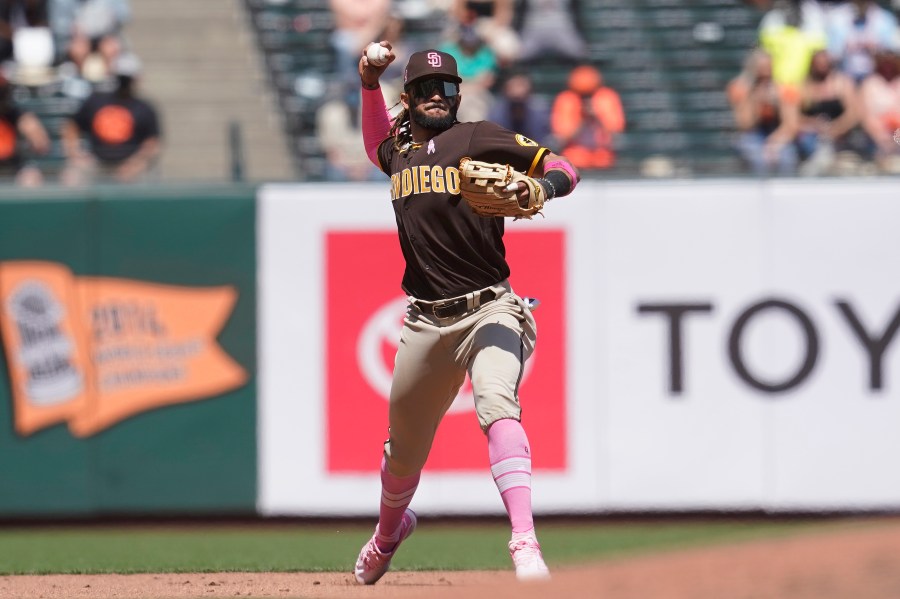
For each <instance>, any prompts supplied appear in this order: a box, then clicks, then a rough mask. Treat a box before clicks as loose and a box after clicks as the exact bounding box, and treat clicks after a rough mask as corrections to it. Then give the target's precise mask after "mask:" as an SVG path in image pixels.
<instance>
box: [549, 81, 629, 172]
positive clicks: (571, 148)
mask: <svg viewBox="0 0 900 599" xmlns="http://www.w3.org/2000/svg"><path fill="white" fill-rule="evenodd" d="M550 126H551V130H552V133H553V135H554V136H555V137H556V139H557V141H558V144H559V146H560V147H559V149H560V151H561V152H562V153H563V154H565V155H566V157H567V158H568V159H569V160H570V161H571V162H572V164H574V165H575V166H576V167H579V168H598V169H602V168H610V167H612V166H613V165H614V164H615V161H616V156H615V150H614V141H615V138H616V136H617V135H618V134H619V133H622V131H624V130H625V112H624V111H623V110H622V101H621V99H620V98H619V94H618V92H616V91H615V90H614V89H612V88H610V87H607V86H605V85H604V84H603V75H602V74H601V73H600V71H599V70H597V69H596V68H594V67H592V66H590V65H581V66H578V67H576V68H575V69H573V70H572V72H571V73H570V75H569V82H568V88H567V89H565V90H563V91H561V92H560V93H559V94H558V95H557V96H556V98H555V100H554V101H553V108H552V110H551V115H550Z"/></svg>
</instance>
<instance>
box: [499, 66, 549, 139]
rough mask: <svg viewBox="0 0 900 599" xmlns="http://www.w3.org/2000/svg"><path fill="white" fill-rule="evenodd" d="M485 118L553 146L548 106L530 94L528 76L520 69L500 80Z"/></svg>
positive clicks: (530, 88)
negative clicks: (497, 91)
mask: <svg viewBox="0 0 900 599" xmlns="http://www.w3.org/2000/svg"><path fill="white" fill-rule="evenodd" d="M487 120H489V121H493V122H495V123H497V124H498V125H500V126H501V127H505V128H507V129H509V130H510V131H515V132H516V133H521V134H522V135H524V136H525V137H528V138H530V139H532V140H534V141H536V142H538V144H540V145H553V143H552V142H551V140H550V106H549V105H548V103H547V102H545V101H544V99H543V98H541V97H540V96H536V95H534V93H533V86H532V82H531V78H530V77H529V76H528V75H527V74H526V73H524V72H513V73H511V74H510V75H509V76H508V77H507V78H506V80H505V81H504V82H503V87H502V88H501V93H500V95H499V96H498V97H497V98H496V99H495V100H494V103H493V104H492V105H491V109H490V111H489V112H488V117H487Z"/></svg>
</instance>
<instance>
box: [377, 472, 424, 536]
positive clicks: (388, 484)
mask: <svg viewBox="0 0 900 599" xmlns="http://www.w3.org/2000/svg"><path fill="white" fill-rule="evenodd" d="M420 475H421V473H419V472H417V473H416V474H413V475H412V476H402V477H401V476H394V475H393V474H391V473H390V471H389V470H388V467H387V461H386V460H385V459H384V457H382V458H381V508H380V511H379V515H378V525H377V526H376V527H375V544H376V545H378V548H379V549H380V550H381V551H384V552H389V551H392V550H393V549H394V545H396V544H397V541H399V540H400V522H401V521H402V520H403V513H404V512H406V508H407V506H409V504H410V502H411V501H412V498H413V495H414V494H415V492H416V488H417V487H418V486H419V476H420Z"/></svg>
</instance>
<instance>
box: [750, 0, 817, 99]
mask: <svg viewBox="0 0 900 599" xmlns="http://www.w3.org/2000/svg"><path fill="white" fill-rule="evenodd" d="M827 42H828V39H827V36H826V27H825V13H824V12H823V11H822V8H821V7H820V6H819V4H818V3H817V2H815V1H814V0H775V2H774V3H773V4H772V8H771V10H769V11H768V12H766V14H765V15H764V16H763V18H762V21H761V22H760V24H759V43H760V46H761V47H762V48H763V49H764V50H765V51H766V52H768V53H769V55H770V56H771V57H772V76H773V78H774V79H775V83H778V84H779V85H784V84H791V85H800V84H801V83H802V82H803V80H804V79H806V74H807V73H809V63H810V60H811V59H812V55H813V53H814V52H815V51H816V50H822V49H823V48H825V47H826V46H827Z"/></svg>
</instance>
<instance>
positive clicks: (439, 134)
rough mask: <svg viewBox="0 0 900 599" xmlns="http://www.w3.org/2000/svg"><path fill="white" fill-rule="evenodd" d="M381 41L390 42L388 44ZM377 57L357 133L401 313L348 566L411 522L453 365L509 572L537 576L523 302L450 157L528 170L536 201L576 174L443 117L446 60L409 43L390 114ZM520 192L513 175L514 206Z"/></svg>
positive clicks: (499, 133) (501, 133) (454, 83)
mask: <svg viewBox="0 0 900 599" xmlns="http://www.w3.org/2000/svg"><path fill="white" fill-rule="evenodd" d="M380 45H381V46H383V47H385V48H387V49H388V50H390V48H391V45H390V43H389V42H386V41H382V42H380ZM394 58H395V57H394V54H393V52H389V53H388V55H387V58H386V59H385V61H384V62H382V63H381V64H380V65H377V66H376V65H374V64H371V63H370V61H369V59H368V58H367V56H366V55H365V54H363V56H362V58H361V59H360V61H359V74H360V79H361V80H362V92H361V93H362V119H363V138H364V143H365V147H366V152H367V154H368V156H369V159H370V160H371V161H372V162H373V163H374V164H375V165H376V166H377V167H378V168H380V169H381V170H382V171H383V172H384V173H385V174H387V175H389V176H390V178H391V201H392V204H393V207H394V213H395V215H396V220H397V228H398V232H399V237H400V247H401V249H402V252H403V257H404V259H405V262H406V269H405V272H404V274H403V281H402V288H403V290H404V292H405V293H406V294H407V296H408V302H409V303H408V306H407V311H406V316H405V318H404V321H403V329H402V333H401V337H400V343H399V348H398V350H397V355H396V358H395V365H394V378H393V383H392V387H391V393H390V402H389V426H390V428H389V438H388V440H387V441H386V442H385V444H384V454H383V459H382V462H381V484H382V487H381V489H382V490H381V505H380V511H379V518H378V524H377V525H376V527H375V533H374V534H373V535H372V538H371V539H370V540H369V541H368V542H367V543H366V544H365V546H363V548H362V550H361V551H360V553H359V558H358V559H357V562H356V568H355V575H356V580H357V581H358V582H359V583H361V584H374V583H375V582H377V581H378V580H379V579H380V578H381V577H382V576H383V575H384V573H385V572H387V570H388V567H389V566H390V562H391V559H392V558H393V556H394V554H395V553H396V551H397V548H398V546H399V545H400V544H401V543H402V542H403V541H404V540H405V539H407V538H408V537H409V536H410V535H411V534H412V533H413V531H414V530H415V528H416V515H415V513H414V512H413V511H412V510H410V509H408V506H409V504H410V502H411V501H412V498H413V494H414V493H415V492H416V487H417V486H418V484H419V474H420V472H421V470H422V467H423V466H424V465H425V461H426V458H427V457H428V453H429V451H430V449H431V444H432V441H433V439H434V434H435V431H436V429H437V427H438V424H439V423H440V421H441V419H442V417H443V415H444V413H445V412H446V411H447V409H448V408H449V407H450V404H451V403H452V402H453V399H454V397H455V396H456V394H457V392H458V390H459V388H460V387H461V385H462V384H463V382H464V379H465V375H466V372H467V371H468V374H469V377H470V379H471V381H472V390H473V393H474V396H475V410H476V412H477V415H478V422H479V424H480V425H481V429H482V430H483V431H484V433H485V434H486V436H487V445H488V456H489V458H490V464H491V473H492V475H493V478H494V481H495V482H496V484H497V488H498V489H499V491H500V495H501V498H502V500H503V504H504V506H505V507H506V511H507V513H508V514H509V518H510V522H511V525H512V537H511V539H510V542H509V551H510V555H511V557H512V561H513V563H514V565H515V568H516V575H517V577H518V578H519V579H520V580H528V579H541V578H548V577H549V572H548V569H547V566H546V564H545V563H544V559H543V556H542V555H541V548H540V545H539V544H538V541H537V538H536V536H535V530H534V520H533V517H532V509H531V449H530V447H529V444H528V438H527V436H526V435H525V431H524V429H523V428H522V425H521V423H520V419H521V414H522V410H521V407H520V405H519V396H518V390H519V382H520V381H521V378H522V369H523V365H524V362H525V360H527V359H528V357H529V356H530V355H531V353H532V351H533V350H534V345H535V340H536V326H535V321H534V318H533V316H532V314H531V310H530V308H529V306H528V305H527V304H526V303H525V302H524V301H523V299H522V298H521V297H519V296H518V295H516V293H515V292H514V291H513V289H512V288H511V287H510V284H509V281H508V277H509V273H510V269H509V265H508V264H507V262H506V259H505V249H504V245H503V227H504V220H503V218H500V217H489V218H485V217H482V216H478V215H476V214H475V213H474V212H472V210H471V209H470V207H469V206H468V205H467V204H466V201H465V200H463V199H462V198H461V197H460V194H459V186H460V177H459V168H458V167H459V163H460V159H462V158H463V157H470V158H472V159H474V160H481V161H489V162H495V163H505V164H509V165H511V166H512V167H513V168H515V169H516V170H518V171H520V172H522V173H526V174H528V175H529V176H535V177H540V178H539V179H537V181H538V183H539V184H540V186H541V187H542V188H543V189H544V191H545V192H546V197H547V198H553V197H560V196H564V195H567V194H568V193H570V192H571V191H572V189H574V187H575V185H576V183H577V182H578V180H579V175H578V173H577V172H576V170H575V169H574V168H573V167H572V165H571V163H570V162H569V161H568V160H567V159H565V158H563V157H562V156H558V155H556V154H554V153H552V152H550V151H549V150H548V149H547V148H545V147H541V146H539V145H538V144H537V143H535V142H534V141H532V140H530V139H528V138H526V137H524V136H522V135H519V134H517V133H515V132H512V131H509V130H507V129H504V128H502V127H500V126H498V125H495V124H493V123H491V122H487V121H479V122H472V123H461V122H459V121H457V120H456V114H457V110H458V109H459V105H460V102H461V101H462V98H461V96H460V93H459V84H460V82H461V81H462V79H461V78H460V77H459V74H458V72H457V66H456V60H454V58H453V57H452V56H451V55H450V54H447V53H444V52H439V51H437V50H425V51H422V52H416V53H414V54H412V55H411V56H410V58H409V62H408V63H407V65H406V69H405V72H404V77H403V83H404V87H403V91H402V93H401V94H400V103H401V104H402V105H403V110H402V112H401V113H400V114H398V115H397V116H396V118H394V119H393V121H392V120H391V118H390V116H389V113H388V110H387V108H386V105H385V99H384V97H383V96H382V93H381V89H380V86H379V77H380V76H381V74H382V73H383V72H384V70H385V68H386V67H387V65H388V64H390V62H392V61H393V60H394ZM529 193H531V192H530V191H529V188H528V186H527V185H526V184H524V183H519V184H518V191H517V195H518V197H519V201H520V203H522V202H527V200H528V194H529Z"/></svg>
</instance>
